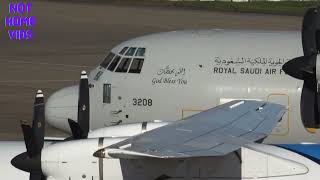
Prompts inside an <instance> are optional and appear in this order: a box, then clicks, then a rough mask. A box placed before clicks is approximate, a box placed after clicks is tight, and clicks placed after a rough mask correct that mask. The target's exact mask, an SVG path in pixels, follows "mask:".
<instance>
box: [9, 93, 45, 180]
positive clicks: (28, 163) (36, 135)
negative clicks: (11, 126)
mask: <svg viewBox="0 0 320 180" xmlns="http://www.w3.org/2000/svg"><path fill="white" fill-rule="evenodd" d="M21 128H22V131H23V137H24V142H25V145H26V149H27V151H26V152H24V153H22V154H19V155H17V156H16V157H14V158H13V159H12V160H11V164H12V165H13V166H14V167H16V168H18V169H20V170H23V171H26V172H29V173H30V178H29V179H30V180H45V179H46V177H45V176H44V174H43V173H42V170H41V150H42V148H43V144H44V97H43V93H42V91H41V90H38V91H37V94H36V97H35V101H34V108H33V123H32V126H30V125H28V124H27V123H26V122H24V121H22V122H21Z"/></svg>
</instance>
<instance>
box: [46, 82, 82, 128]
mask: <svg viewBox="0 0 320 180" xmlns="http://www.w3.org/2000/svg"><path fill="white" fill-rule="evenodd" d="M78 91H79V89H78V85H76V86H70V87H66V88H63V89H60V90H58V91H56V92H55V93H53V94H52V95H51V96H50V97H49V98H48V100H47V102H46V105H45V118H46V121H47V122H48V123H49V124H50V125H52V126H53V127H55V128H58V129H60V130H62V131H65V132H68V133H70V132H71V130H70V128H69V124H68V119H73V120H77V108H78V105H77V104H78Z"/></svg>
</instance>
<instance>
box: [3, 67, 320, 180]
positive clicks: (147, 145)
mask: <svg viewBox="0 0 320 180" xmlns="http://www.w3.org/2000/svg"><path fill="white" fill-rule="evenodd" d="M88 91H89V85H88V80H87V79H86V75H85V74H84V73H83V74H82V79H81V81H80V86H79V100H78V107H79V109H78V123H77V122H75V121H73V120H70V119H69V120H68V122H69V125H70V127H71V129H72V137H70V138H67V139H66V140H64V141H61V142H45V141H44V109H45V108H44V97H43V94H42V92H41V91H38V93H37V95H36V99H35V105H34V113H35V114H34V120H33V125H32V126H29V125H27V124H25V123H22V129H23V134H24V138H25V146H26V149H27V151H26V152H24V151H25V150H24V147H23V142H0V146H1V148H0V158H1V159H0V160H1V161H0V162H1V163H0V168H1V173H0V177H1V179H19V180H22V179H27V178H28V176H29V179H30V180H75V179H83V180H104V179H113V180H138V179H139V180H150V179H151V180H153V179H154V180H167V179H170V180H178V179H190V180H200V179H210V180H211V179H212V180H213V179H215V180H217V179H226V180H231V179H232V180H234V179H239V180H240V179H269V180H301V179H305V180H313V179H315V178H316V177H319V175H320V172H319V167H320V166H319V164H317V162H316V159H317V156H316V155H314V154H312V153H310V151H309V152H308V151H306V149H307V148H308V149H309V150H310V149H311V150H314V151H315V150H316V151H318V150H319V148H320V147H319V146H318V145H296V146H298V147H299V148H302V149H304V150H303V151H302V152H299V149H297V148H293V149H290V146H283V147H284V148H283V147H278V146H272V145H263V144H259V143H258V142H261V140H262V139H264V138H266V136H268V134H270V133H271V131H272V129H273V128H274V127H275V126H276V124H277V122H278V121H281V119H282V116H283V115H284V113H285V111H286V108H285V107H284V106H282V105H278V104H274V103H269V102H264V101H252V100H241V101H232V102H229V103H226V104H223V105H220V106H217V107H215V108H211V109H209V110H207V111H204V112H201V113H198V114H196V115H194V116H191V117H189V118H186V119H185V120H184V121H176V122H172V123H169V124H162V126H161V127H158V128H154V129H152V130H150V131H148V132H144V133H143V132H140V133H138V134H137V133H132V134H131V135H130V134H128V132H125V133H127V134H126V135H122V137H119V136H118V137H112V136H113V135H112V133H111V130H112V128H118V126H115V127H106V128H103V129H104V131H105V133H109V134H107V136H109V137H107V136H100V135H101V132H100V133H95V131H92V132H90V133H88V132H87V130H86V128H87V127H88V126H87V125H86V123H85V122H88V121H89V116H88V112H89V109H90V107H89V93H88ZM157 125H159V123H158V124H157ZM121 126H122V128H123V130H125V129H127V130H130V129H132V127H133V126H134V125H133V124H131V125H121ZM125 126H127V128H124V127H125ZM103 129H102V130H103ZM102 130H101V129H100V131H102ZM96 131H99V130H96ZM87 133H88V134H87ZM104 135H106V134H104ZM128 135H129V137H128ZM125 136H127V137H125ZM303 146H304V147H303ZM305 146H308V147H307V148H306V147H305ZM22 152H24V153H22ZM318 152H319V151H318ZM304 153H305V154H304ZM318 154H319V153H318ZM10 161H11V163H12V165H13V166H14V167H16V168H14V167H13V166H11V165H10ZM21 170H22V171H21ZM23 171H25V172H23ZM29 174H30V175H29Z"/></svg>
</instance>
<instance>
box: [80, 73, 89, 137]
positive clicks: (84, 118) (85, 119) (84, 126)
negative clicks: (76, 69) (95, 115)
mask: <svg viewBox="0 0 320 180" xmlns="http://www.w3.org/2000/svg"><path fill="white" fill-rule="evenodd" d="M89 113H90V102H89V82H88V75H87V73H86V72H85V71H82V72H81V78H80V83H79V99H78V124H79V127H80V129H81V130H82V137H87V136H88V133H89V115H90V114H89Z"/></svg>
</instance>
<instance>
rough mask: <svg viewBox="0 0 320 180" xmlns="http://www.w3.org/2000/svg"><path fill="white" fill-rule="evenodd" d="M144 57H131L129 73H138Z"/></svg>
mask: <svg viewBox="0 0 320 180" xmlns="http://www.w3.org/2000/svg"><path fill="white" fill-rule="evenodd" d="M143 61H144V59H141V58H135V59H133V61H132V63H131V66H130V70H129V73H140V72H141V69H142V65H143Z"/></svg>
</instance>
